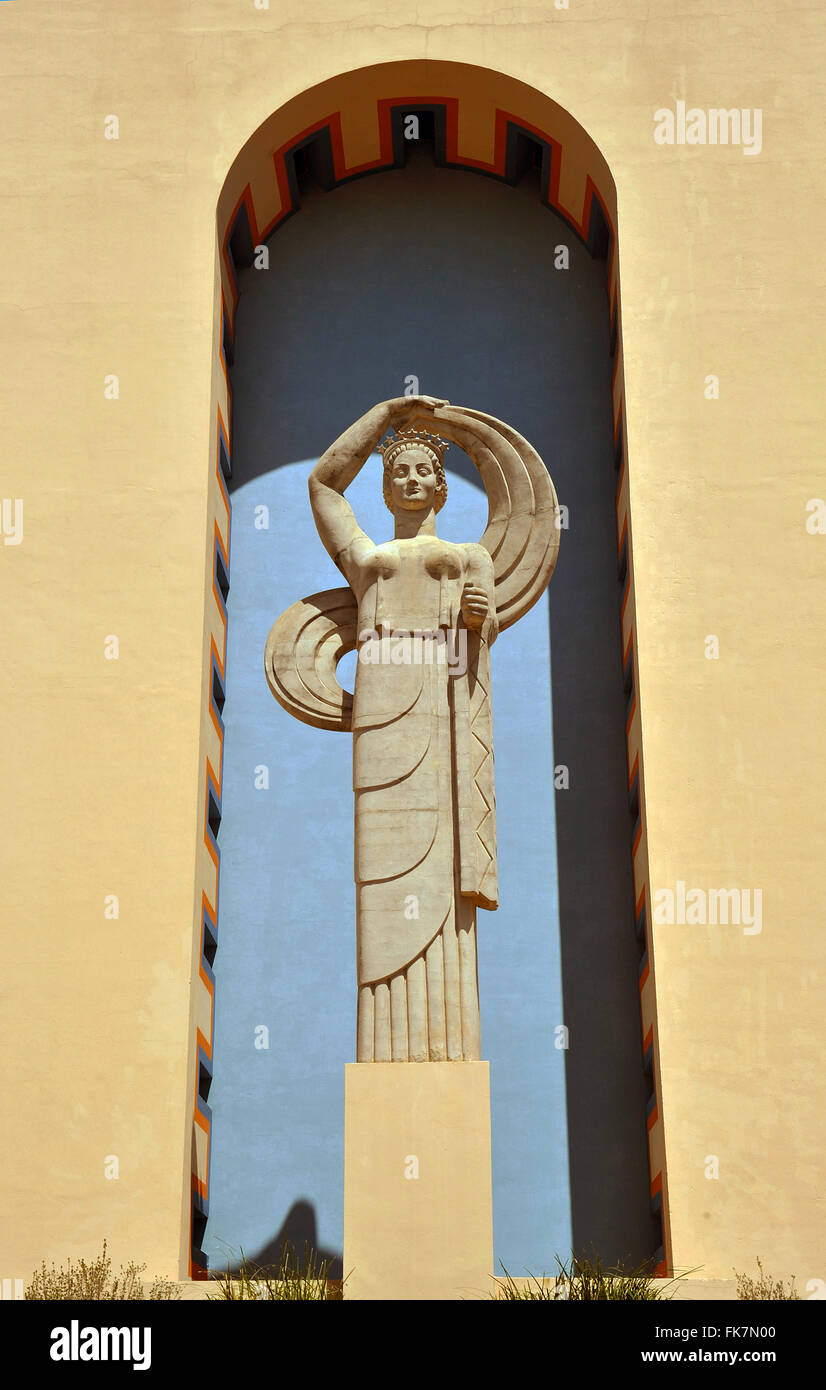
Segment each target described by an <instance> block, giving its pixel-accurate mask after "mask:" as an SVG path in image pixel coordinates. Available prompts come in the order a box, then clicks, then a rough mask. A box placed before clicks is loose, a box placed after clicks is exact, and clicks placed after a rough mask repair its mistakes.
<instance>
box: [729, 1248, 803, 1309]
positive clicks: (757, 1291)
mask: <svg viewBox="0 0 826 1390" xmlns="http://www.w3.org/2000/svg"><path fill="white" fill-rule="evenodd" d="M757 1268H758V1269H759V1270H760V1275H759V1277H758V1278H757V1279H752V1278H751V1276H750V1275H748V1274H738V1273H737V1270H736V1269H735V1271H734V1277H735V1279H736V1280H737V1297H738V1299H750V1298H757V1299H760V1300H763V1299H775V1300H776V1299H781V1298H784V1299H791V1298H798V1299H799V1298H800V1294H799V1293H798V1292H797V1289H796V1288H795V1282H794V1281H795V1276H794V1275H792V1277H791V1281H790V1283H789V1286H788V1289H787V1288H786V1285H785V1284H784V1283H783V1281H782V1279H774V1280H773V1279H772V1278H771V1275H769V1274H766V1273H765V1272H764V1270H763V1266H762V1264H761V1263H760V1257H759V1256H758V1257H757Z"/></svg>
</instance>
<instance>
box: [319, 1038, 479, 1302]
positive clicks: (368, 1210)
mask: <svg viewBox="0 0 826 1390" xmlns="http://www.w3.org/2000/svg"><path fill="white" fill-rule="evenodd" d="M344 1273H345V1275H346V1276H348V1277H347V1282H346V1284H345V1286H344V1297H345V1298H346V1299H461V1298H465V1299H475V1298H486V1297H487V1295H488V1291H489V1289H490V1288H491V1275H492V1274H493V1215H492V1203H491V1162H490V1068H489V1064H488V1063H487V1062H370V1063H353V1064H351V1065H349V1066H347V1067H346V1068H345V1126H344Z"/></svg>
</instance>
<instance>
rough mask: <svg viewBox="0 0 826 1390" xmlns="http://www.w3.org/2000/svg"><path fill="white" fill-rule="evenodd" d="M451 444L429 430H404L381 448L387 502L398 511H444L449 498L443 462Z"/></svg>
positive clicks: (392, 508) (394, 511)
mask: <svg viewBox="0 0 826 1390" xmlns="http://www.w3.org/2000/svg"><path fill="white" fill-rule="evenodd" d="M447 447H448V446H447V444H446V442H445V441H444V440H443V439H440V438H439V437H438V435H432V434H428V433H427V431H426V430H400V431H399V433H398V434H397V435H395V436H394V437H393V438H392V439H390V440H389V442H388V443H387V444H385V445H384V446H383V447H382V446H380V448H379V452H380V453H381V454H382V455H383V458H384V477H383V488H382V490H383V493H384V501H385V504H386V505H387V506H388V507H389V509H390V511H391V512H393V513H394V514H395V513H396V512H397V511H405V512H411V511H413V512H417V511H429V510H430V508H431V507H432V508H433V510H434V512H438V511H441V509H442V507H443V506H444V504H445V502H446V501H447V479H446V478H445V469H444V463H443V462H442V460H443V458H444V454H445V450H446V449H447Z"/></svg>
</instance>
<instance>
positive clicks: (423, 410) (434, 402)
mask: <svg viewBox="0 0 826 1390" xmlns="http://www.w3.org/2000/svg"><path fill="white" fill-rule="evenodd" d="M444 405H450V401H444V400H441V399H440V398H439V397H438V396H399V397H398V399H397V400H395V401H392V402H391V406H392V408H393V411H392V413H393V419H394V423H395V424H396V425H397V426H398V428H400V429H404V427H405V425H406V424H407V423H408V421H409V420H411V419H412V418H413V417H414V416H415V415H432V414H433V412H434V411H436V410H438V409H439V408H440V407H441V406H444Z"/></svg>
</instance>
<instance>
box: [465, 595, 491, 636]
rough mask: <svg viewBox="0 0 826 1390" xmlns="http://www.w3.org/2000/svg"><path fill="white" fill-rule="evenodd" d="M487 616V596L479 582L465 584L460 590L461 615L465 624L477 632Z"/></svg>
mask: <svg viewBox="0 0 826 1390" xmlns="http://www.w3.org/2000/svg"><path fill="white" fill-rule="evenodd" d="M487 616H488V596H487V594H486V593H485V591H484V589H483V588H482V587H481V586H480V585H479V584H466V585H465V587H464V588H463V590H462V617H463V618H464V620H465V626H466V627H469V628H471V629H472V630H473V631H474V632H478V631H479V629H480V627H481V626H482V623H483V622H484V621H485V618H486V617H487Z"/></svg>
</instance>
